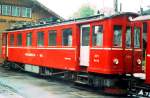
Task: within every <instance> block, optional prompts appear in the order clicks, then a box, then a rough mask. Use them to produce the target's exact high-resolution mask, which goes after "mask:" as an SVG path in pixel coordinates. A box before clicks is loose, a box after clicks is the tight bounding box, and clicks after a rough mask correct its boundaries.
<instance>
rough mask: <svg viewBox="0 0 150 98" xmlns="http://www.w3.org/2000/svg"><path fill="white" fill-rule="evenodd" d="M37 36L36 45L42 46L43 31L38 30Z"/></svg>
mask: <svg viewBox="0 0 150 98" xmlns="http://www.w3.org/2000/svg"><path fill="white" fill-rule="evenodd" d="M37 34H38V38H37V45H38V46H44V33H43V32H38V33H37Z"/></svg>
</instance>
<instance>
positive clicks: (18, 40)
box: [17, 34, 22, 46]
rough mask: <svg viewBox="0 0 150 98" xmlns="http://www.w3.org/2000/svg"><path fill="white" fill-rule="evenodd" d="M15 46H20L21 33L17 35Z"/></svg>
mask: <svg viewBox="0 0 150 98" xmlns="http://www.w3.org/2000/svg"><path fill="white" fill-rule="evenodd" d="M17 46H22V34H18V35H17Z"/></svg>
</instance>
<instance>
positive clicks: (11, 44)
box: [10, 34, 14, 46]
mask: <svg viewBox="0 0 150 98" xmlns="http://www.w3.org/2000/svg"><path fill="white" fill-rule="evenodd" d="M10 46H14V34H10Z"/></svg>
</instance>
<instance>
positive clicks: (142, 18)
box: [132, 15, 150, 21]
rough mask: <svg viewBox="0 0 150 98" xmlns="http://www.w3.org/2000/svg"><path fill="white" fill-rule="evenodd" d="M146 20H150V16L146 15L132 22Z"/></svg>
mask: <svg viewBox="0 0 150 98" xmlns="http://www.w3.org/2000/svg"><path fill="white" fill-rule="evenodd" d="M144 20H150V15H144V16H139V17H136V18H134V19H133V20H132V21H144Z"/></svg>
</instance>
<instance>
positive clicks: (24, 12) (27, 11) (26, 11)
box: [22, 7, 32, 18]
mask: <svg viewBox="0 0 150 98" xmlns="http://www.w3.org/2000/svg"><path fill="white" fill-rule="evenodd" d="M31 13H32V10H31V8H26V7H23V8H22V17H28V18H31Z"/></svg>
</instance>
